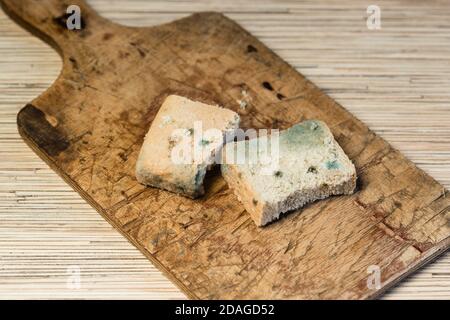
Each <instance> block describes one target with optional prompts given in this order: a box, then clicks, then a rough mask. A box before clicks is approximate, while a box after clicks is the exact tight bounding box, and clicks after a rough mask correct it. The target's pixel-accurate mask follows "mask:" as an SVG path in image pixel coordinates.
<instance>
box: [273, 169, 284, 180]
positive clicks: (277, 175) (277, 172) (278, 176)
mask: <svg viewBox="0 0 450 320" xmlns="http://www.w3.org/2000/svg"><path fill="white" fill-rule="evenodd" d="M273 175H274V176H275V177H277V178H281V177H282V176H283V172H281V171H279V170H278V171H275V173H274V174H273Z"/></svg>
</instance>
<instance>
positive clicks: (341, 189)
mask: <svg viewBox="0 0 450 320" xmlns="http://www.w3.org/2000/svg"><path fill="white" fill-rule="evenodd" d="M278 138H279V139H278V140H277V141H278V157H277V159H276V160H277V163H275V162H273V163H272V165H269V166H268V165H267V164H264V163H260V162H259V161H254V163H250V161H248V159H252V157H253V159H255V156H257V157H258V158H259V159H260V158H261V156H262V154H263V153H264V152H265V153H264V154H266V153H267V150H264V148H262V147H261V145H262V144H260V143H259V141H257V140H261V139H262V138H261V137H258V138H255V139H257V140H253V139H251V140H247V141H239V142H234V143H229V144H227V145H226V146H225V147H224V149H223V157H224V159H223V162H224V164H223V165H222V167H221V169H222V174H223V177H224V178H225V180H226V182H227V183H228V185H229V186H230V187H231V188H232V189H233V190H234V193H235V194H236V195H237V197H238V199H239V200H240V201H241V202H242V203H243V205H244V207H245V209H246V210H247V211H248V212H249V213H250V215H251V217H252V219H253V220H254V222H255V223H256V225H258V226H264V225H266V224H267V223H269V222H271V221H273V220H276V219H278V218H279V216H280V214H281V213H283V212H286V211H290V210H294V209H297V208H300V207H302V206H303V205H305V204H306V203H308V202H311V201H314V200H318V199H323V198H326V197H328V196H331V195H338V194H351V193H353V191H354V189H355V184H356V171H355V166H354V165H353V163H352V162H351V161H350V160H349V158H348V157H347V155H346V154H345V153H344V151H343V150H342V148H341V147H340V146H339V144H338V143H337V142H336V141H335V140H334V137H333V135H332V133H331V132H330V130H329V129H328V127H327V126H326V124H325V123H323V122H321V121H317V120H309V121H304V122H302V123H300V124H296V125H294V126H293V127H291V128H289V129H287V130H284V131H281V132H280V133H279V135H278ZM267 141H268V147H269V148H272V147H274V140H271V139H270V138H269V139H267ZM255 142H258V144H256V143H255ZM256 145H258V148H257V147H256ZM229 148H233V149H232V150H229ZM239 148H243V149H245V150H246V152H247V158H246V161H245V163H240V164H239V163H230V162H233V158H231V159H229V158H230V157H228V155H229V154H230V153H229V152H230V151H232V153H231V154H233V152H234V153H237V152H238V150H239ZM243 149H241V150H243ZM274 149H275V148H274ZM272 160H274V159H272ZM234 162H236V160H235V159H234ZM274 163H275V164H276V166H273V164H274ZM268 168H269V170H268Z"/></svg>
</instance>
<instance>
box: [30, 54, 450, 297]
mask: <svg viewBox="0 0 450 320" xmlns="http://www.w3.org/2000/svg"><path fill="white" fill-rule="evenodd" d="M258 48H259V47H258ZM139 54H140V53H139ZM310 59H311V57H310ZM310 61H311V60H310ZM257 80H258V79H256V80H255V84H258V81H257ZM274 83H276V81H274ZM288 89H289V88H288ZM294 89H295V88H294ZM262 92H264V91H262ZM263 97H264V98H263V101H267V100H270V98H271V97H270V96H268V95H267V96H265V95H263ZM283 103H284V102H283ZM288 103H289V101H288ZM310 108H311V110H312V111H311V112H313V111H314V106H311V107H310ZM306 109H307V110H310V109H308V108H306ZM31 110H32V112H33V114H34V113H36V110H34V109H31ZM437 114H438V115H441V119H442V114H441V113H439V112H438V113H437ZM325 116H327V115H324V117H325ZM330 116H331V115H330ZM444 116H445V113H444ZM272 117H273V115H272V114H270V115H268V118H269V119H272ZM50 119H51V118H50ZM263 120H265V118H263ZM278 120H279V121H280V119H278ZM281 120H282V119H281ZM444 121H445V118H444ZM51 122H52V119H51V120H50V123H51ZM444 124H445V122H444ZM335 130H337V131H336V132H335V133H339V130H342V129H340V128H339V126H338V128H337V129H335ZM444 130H445V125H444ZM444 132H445V131H444ZM343 136H344V137H345V134H343ZM51 137H53V138H54V137H55V135H53V134H52V135H51ZM57 141H60V140H57ZM61 141H62V145H63V146H64V145H65V143H64V139H62V140H61ZM447 141H448V140H447ZM44 142H45V143H44V144H42V145H44V146H45V145H46V142H48V141H44ZM340 142H341V141H340ZM375 142H378V140H377V141H375ZM444 143H445V142H444ZM49 145H54V143H50V144H49ZM443 146H444V147H445V144H444V145H443ZM443 150H445V148H443ZM447 150H448V149H447ZM47 152H49V153H53V152H55V153H57V152H58V149H57V150H47ZM444 154H445V152H444ZM388 155H389V158H388V159H389V161H388V162H387V164H388V170H389V171H392V170H393V171H392V172H394V173H395V172H397V170H398V169H399V166H398V157H400V156H399V155H398V154H397V153H393V155H392V158H391V157H390V154H388ZM363 160H364V158H363ZM382 163H384V162H382ZM369 169H370V168H369ZM386 170H387V169H386ZM408 170H409V167H408ZM410 170H411V174H412V175H414V174H415V172H416V171H415V169H414V168H411V169H410ZM368 172H369V173H368V174H370V170H368ZM392 172H391V173H392ZM407 173H408V175H409V171H408V172H407ZM408 175H406V177H404V179H405V181H407V179H408ZM369 177H370V176H369ZM371 181H372V180H371ZM373 181H376V179H374V180H373ZM427 181H428V180H427ZM378 183H381V182H378ZM427 183H428V182H427ZM429 183H430V186H433V185H435V184H434V182H429ZM392 187H393V186H388V187H387V188H392ZM417 187H418V188H417V189H419V186H417ZM411 189H414V188H411ZM407 190H408V191H405V193H406V196H408V195H410V194H409V193H416V192H419V190H409V189H407ZM362 191H364V188H363V189H362ZM385 191H386V190H383V192H385ZM435 192H436V193H437V192H438V191H437V189H436V191H435ZM360 195H362V198H360V200H361V201H360V203H359V205H360V206H362V207H364V206H367V204H368V203H370V204H371V206H372V209H373V210H374V211H376V212H377V214H378V216H375V220H374V223H375V222H377V221H378V220H377V219H380V220H384V219H385V217H384V214H386V212H389V211H390V210H392V209H395V208H394V207H395V206H396V205H395V201H397V200H396V199H395V198H393V199H390V200H389V199H388V200H387V201H385V202H381V203H375V204H372V202H370V200H372V199H368V198H367V196H368V195H370V193H369V194H364V192H361V193H360ZM399 196H400V197H403V196H405V194H402V192H400V193H399ZM423 200H424V201H425V202H426V199H423ZM168 201H173V199H172V200H170V199H169V200H168ZM390 201H392V203H391V202H390ZM142 202H145V201H141V200H140V199H139V198H136V203H137V204H139V205H144V206H145V204H142ZM397 202H398V201H397ZM408 203H409V202H408ZM409 204H410V205H413V204H412V203H409ZM316 209H317V208H316ZM397 209H398V208H396V209H395V210H397ZM311 210H313V208H311ZM395 210H393V211H392V213H391V215H390V216H389V218H388V219H386V221H387V224H388V225H389V226H392V225H394V226H395V228H394V229H396V228H398V227H402V226H404V223H405V221H403V220H402V219H399V218H402V217H403V215H402V214H400V215H399V214H398V213H397V214H395ZM407 210H409V208H408V209H407ZM433 210H435V208H434V209H433ZM422 214H425V215H426V214H430V213H429V212H427V213H422ZM292 216H293V215H291V216H289V217H288V218H287V219H285V220H288V219H293V220H294V222H295V221H298V220H296V219H300V218H296V219H294V217H292ZM302 216H303V218H301V219H300V220H302V219H307V218H308V217H307V216H305V215H302ZM314 216H315V215H314V213H311V214H310V216H309V218H308V219H311V220H308V219H307V221H309V222H314V219H313V218H314ZM424 219H425V218H424ZM425 220H426V219H425ZM303 221H306V220H303ZM418 221H419V222H418V225H420V224H421V222H420V219H419V220H418ZM431 221H432V220H431ZM424 222H425V221H424ZM296 223H298V222H296ZM355 223H357V224H358V221H355ZM438 224H439V223H438ZM274 226H275V225H274ZM370 226H371V225H370ZM370 226H369V228H370ZM310 228H311V232H313V230H314V223H311V227H310ZM419 229H420V228H419ZM373 230H376V231H378V227H376V228H373ZM382 230H383V229H382ZM408 230H409V232H411V233H412V235H410V234H409V235H408V232H407V233H406V234H405V235H402V237H405V238H406V239H407V241H406V242H408V241H411V240H410V239H408V237H411V236H412V237H413V238H414V237H416V238H417V239H416V238H414V241H412V242H413V243H412V244H413V246H416V247H417V248H416V249H411V248H412V247H411V246H409V243H407V244H405V246H404V248H406V249H405V250H404V251H403V256H402V259H403V258H405V259H410V258H411V259H414V257H415V255H416V251H414V250H419V251H422V250H423V251H426V249H427V246H428V244H427V242H430V239H428V240H427V239H425V238H426V236H427V235H426V234H421V235H420V236H418V235H417V232H416V230H415V229H414V228H410V229H408ZM195 231H196V230H194V232H195ZM325 231H326V230H325ZM346 231H351V230H346ZM384 231H389V230H384ZM387 234H388V235H389V232H388V233H387ZM435 234H436V233H433V235H435ZM437 235H438V236H439V233H437ZM188 236H193V237H194V238H193V239H194V240H195V233H194V234H193V235H188ZM382 237H385V236H384V235H383V236H382ZM424 237H425V238H424ZM387 239H391V238H390V237H387ZM402 239H404V238H402ZM188 240H189V237H188ZM400 240H401V239H400ZM433 241H436V239H431V243H432V242H433ZM388 242H389V241H388ZM394 244H397V243H396V242H395V241H394V240H392V245H393V246H394ZM281 245H282V244H280V246H281ZM301 249H302V248H301V247H300V250H301ZM386 249H387V248H386ZM169 258H170V257H169ZM400 260H401V259H400ZM407 261H408V260H407ZM397 262H401V261H397ZM362 263H364V262H362ZM389 263H392V262H388V264H389ZM444 269H445V268H444ZM325 285H326V284H325ZM444 293H445V291H444Z"/></svg>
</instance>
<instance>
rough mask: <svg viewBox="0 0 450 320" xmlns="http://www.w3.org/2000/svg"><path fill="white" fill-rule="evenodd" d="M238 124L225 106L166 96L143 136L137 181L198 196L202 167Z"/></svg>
mask: <svg viewBox="0 0 450 320" xmlns="http://www.w3.org/2000/svg"><path fill="white" fill-rule="evenodd" d="M238 125H239V116H238V114H237V113H235V112H233V111H231V110H229V109H225V108H221V107H218V106H212V105H208V104H205V103H201V102H197V101H192V100H189V99H187V98H184V97H181V96H177V95H170V96H168V97H167V98H166V99H165V100H164V102H163V104H162V106H161V108H160V110H159V111H158V114H157V115H156V117H155V119H154V120H153V122H152V124H151V126H150V129H149V131H148V133H147V135H146V136H145V139H144V143H143V145H142V148H141V151H140V153H139V157H138V159H137V163H136V178H137V180H138V181H139V182H140V183H142V184H145V185H149V186H153V187H158V188H162V189H165V190H169V191H172V192H176V193H179V194H182V195H185V196H187V197H191V198H195V197H198V196H200V195H202V194H203V193H204V190H203V179H204V177H205V173H206V170H207V169H208V168H209V167H210V166H211V165H212V164H213V163H214V160H215V156H216V154H217V152H219V151H220V149H221V147H222V145H223V143H224V137H225V135H226V134H229V132H228V131H230V130H235V129H236V128H237V127H238Z"/></svg>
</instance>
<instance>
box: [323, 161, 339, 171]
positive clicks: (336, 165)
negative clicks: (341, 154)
mask: <svg viewBox="0 0 450 320" xmlns="http://www.w3.org/2000/svg"><path fill="white" fill-rule="evenodd" d="M326 166H327V169H328V170H333V169H339V167H340V166H339V162H338V161H337V160H333V161H327V163H326Z"/></svg>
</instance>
